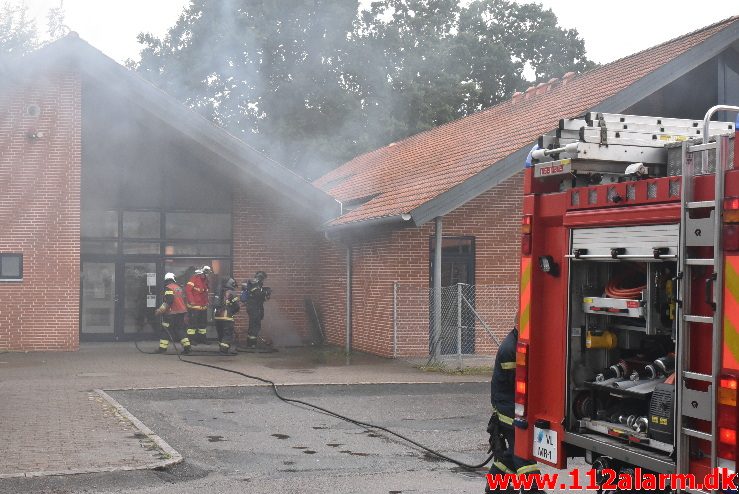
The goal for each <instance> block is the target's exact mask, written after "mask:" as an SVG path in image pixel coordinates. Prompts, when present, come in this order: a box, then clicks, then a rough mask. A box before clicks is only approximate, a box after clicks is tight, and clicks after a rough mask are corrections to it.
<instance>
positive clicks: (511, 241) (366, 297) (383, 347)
mask: <svg viewBox="0 0 739 494" xmlns="http://www.w3.org/2000/svg"><path fill="white" fill-rule="evenodd" d="M522 185H523V174H522V173H519V174H517V175H516V176H514V177H512V178H510V179H508V180H506V181H505V182H503V183H501V184H500V185H498V186H497V187H495V188H493V189H492V190H490V191H488V192H486V193H484V194H482V195H480V196H479V197H477V198H476V199H474V200H472V201H470V202H469V203H467V204H465V205H464V206H462V207H460V208H459V209H457V210H455V211H453V212H452V213H450V214H448V215H447V216H445V217H444V219H443V234H444V236H473V237H475V249H476V250H475V254H476V255H475V264H476V266H475V283H476V284H477V285H495V286H498V287H501V289H500V290H498V291H497V292H496V293H495V294H494V296H495V297H499V298H501V299H504V300H501V306H502V307H504V308H506V309H507V310H504V311H503V312H505V313H502V314H490V315H489V318H490V320H491V322H490V324H491V325H493V326H494V329H495V330H496V332H501V331H502V332H503V333H505V331H506V330H507V328H510V327H511V324H512V321H513V315H514V313H515V307H516V301H517V297H518V293H517V290H516V289H515V285H516V284H517V282H518V270H519V265H518V259H519V249H520V221H521V200H522ZM432 235H434V222H429V223H427V224H426V225H424V226H422V227H420V228H406V229H395V230H389V231H386V232H384V233H377V234H376V235H373V236H372V237H370V238H368V239H365V240H361V241H354V242H353V247H352V249H353V261H352V332H353V338H352V346H353V348H354V349H357V350H360V351H366V352H371V353H375V354H378V355H383V356H392V354H393V282H395V281H397V282H399V295H398V296H399V299H400V303H401V304H402V303H404V302H403V301H404V300H411V299H412V303H413V307H414V308H415V309H414V310H415V312H416V314H415V315H416V316H417V317H415V320H414V321H413V322H412V323H411V326H410V327H409V326H406V327H402V328H399V330H400V331H402V332H403V336H402V337H403V341H402V342H399V345H400V344H401V343H402V344H405V345H407V346H408V348H412V350H411V351H410V352H409V351H405V352H401V353H402V354H406V355H408V354H409V353H410V354H418V355H423V354H426V355H428V336H429V335H428V300H427V295H426V296H425V297H426V299H424V294H423V293H424V292H423V291H424V290H428V288H429V269H430V264H429V254H430V253H429V238H430V237H431V236H432ZM324 250H325V248H324ZM328 257H329V258H330V257H331V256H328ZM342 259H343V258H342ZM334 262H336V259H334ZM342 262H343V260H342ZM324 269H326V268H324ZM336 279H338V278H336ZM403 297H406V299H403ZM424 301H425V304H426V305H425V306H424V305H422V304H424ZM337 313H338V311H337ZM342 315H343V311H342ZM343 324H344V319H343V318H341V319H339V318H331V319H327V321H326V326H327V331H328V332H329V334H331V335H336V336H332V338H333V339H332V341H334V342H342V343H343V331H344V328H343ZM338 335H341V336H340V337H339V336H338ZM476 351H477V353H484V352H492V351H494V346H493V345H491V343H490V339H489V337H487V336H486V334H485V333H484V332H483V331H482V329H480V330H478V331H476Z"/></svg>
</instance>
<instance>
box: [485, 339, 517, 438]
mask: <svg viewBox="0 0 739 494" xmlns="http://www.w3.org/2000/svg"><path fill="white" fill-rule="evenodd" d="M517 343H518V330H517V329H515V328H514V329H513V331H511V332H510V333H508V336H506V337H505V339H504V340H503V342H502V343H501V344H500V348H498V353H497V355H496V356H495V366H494V367H493V378H492V380H491V381H490V402H491V403H492V405H493V408H495V409H496V410H497V411H498V415H499V416H500V418H501V422H503V423H507V422H509V421H510V422H511V424H508V425H512V421H513V415H514V408H515V407H514V404H513V400H514V398H515V393H514V391H515V389H514V388H515V383H516V344H517ZM509 419H510V420H509Z"/></svg>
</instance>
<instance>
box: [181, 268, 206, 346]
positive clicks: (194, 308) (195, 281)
mask: <svg viewBox="0 0 739 494" xmlns="http://www.w3.org/2000/svg"><path fill="white" fill-rule="evenodd" d="M212 272H213V270H212V269H210V266H203V267H202V268H201V269H197V270H195V274H193V275H192V277H190V280H189V281H188V282H187V285H186V286H185V294H186V295H187V312H188V321H189V323H188V324H189V325H188V328H187V336H188V337H190V338H191V339H192V341H193V343H207V342H208V337H207V334H208V290H209V287H208V275H209V274H211V273H212Z"/></svg>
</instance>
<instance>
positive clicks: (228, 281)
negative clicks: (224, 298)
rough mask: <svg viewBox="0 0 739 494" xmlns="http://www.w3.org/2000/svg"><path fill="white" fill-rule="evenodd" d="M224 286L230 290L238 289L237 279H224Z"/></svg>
mask: <svg viewBox="0 0 739 494" xmlns="http://www.w3.org/2000/svg"><path fill="white" fill-rule="evenodd" d="M223 288H226V289H228V290H236V281H234V279H233V278H228V279H225V280H223Z"/></svg>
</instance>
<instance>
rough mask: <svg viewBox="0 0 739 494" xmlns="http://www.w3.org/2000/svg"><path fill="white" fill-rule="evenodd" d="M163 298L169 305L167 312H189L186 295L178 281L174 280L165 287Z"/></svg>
mask: <svg viewBox="0 0 739 494" xmlns="http://www.w3.org/2000/svg"><path fill="white" fill-rule="evenodd" d="M162 300H163V301H164V303H165V304H167V307H168V308H167V312H166V314H184V313H185V312H187V307H185V295H184V293H182V287H181V286H180V285H178V284H177V283H174V282H172V283H170V284H168V285H166V286H165V287H164V290H163V291H162Z"/></svg>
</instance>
